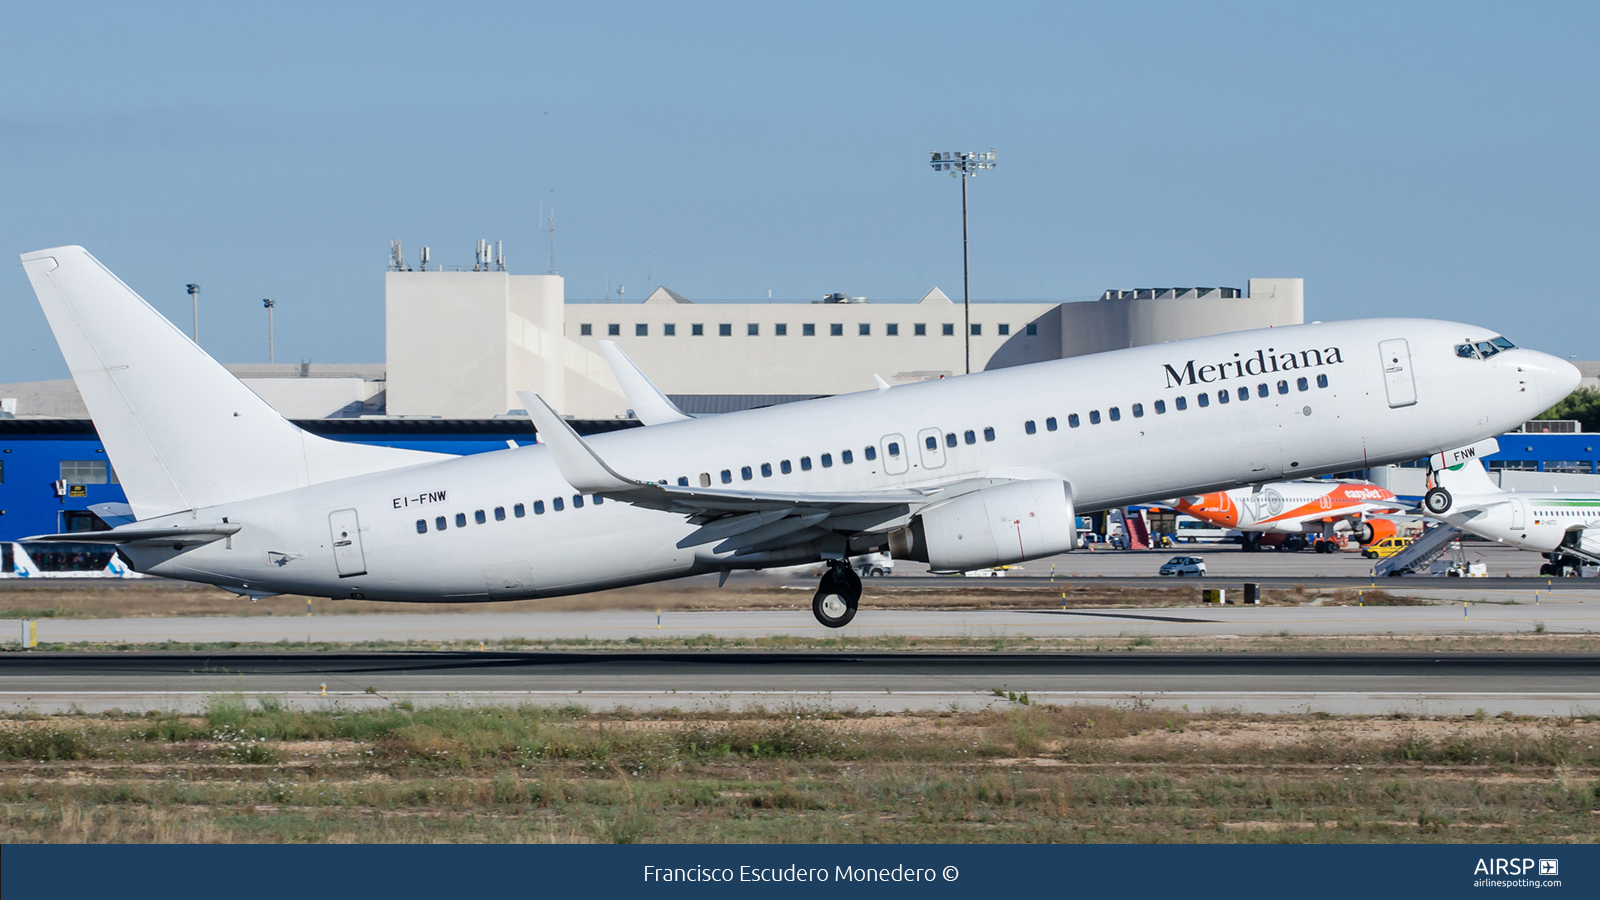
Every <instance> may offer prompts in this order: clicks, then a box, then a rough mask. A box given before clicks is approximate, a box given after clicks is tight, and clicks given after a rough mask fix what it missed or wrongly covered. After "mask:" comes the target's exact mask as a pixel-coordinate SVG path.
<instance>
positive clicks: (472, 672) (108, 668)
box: [0, 652, 1600, 715]
mask: <svg viewBox="0 0 1600 900" xmlns="http://www.w3.org/2000/svg"><path fill="white" fill-rule="evenodd" d="M997 691H998V692H1008V691H1009V692H1025V693H1027V695H1028V697H1029V699H1030V701H1031V702H1034V703H1124V704H1129V703H1144V704H1150V705H1153V706H1159V707H1166V708H1173V709H1177V708H1187V709H1191V710H1194V711H1200V710H1205V709H1227V710H1238V711H1241V712H1268V713H1274V712H1301V713H1304V712H1328V713H1334V714H1386V713H1394V712H1407V713H1411V714H1416V715H1467V714H1471V713H1473V712H1475V711H1476V710H1479V709H1482V710H1484V711H1485V712H1488V713H1490V714H1496V713H1499V712H1502V711H1511V712H1515V713H1517V714H1519V715H1586V714H1593V713H1595V712H1600V656H1595V655H1566V654H1517V653H1492V654H1474V653H1452V654H1433V655H1430V654H1295V653H1271V654H1231V653H1203V654H1185V653H1173V654H1130V653H985V652H970V653H815V652H806V653H761V652H693V653H620V652H599V653H493V652H490V653H320V654H296V653H231V654H230V653H224V654H183V653H178V654H174V653H127V652H120V653H27V654H23V653H13V654H3V655H0V710H4V711H7V712H19V711H26V710H33V711H38V712H64V711H71V710H81V711H83V712H91V713H92V712H101V711H105V710H108V709H121V710H124V711H140V710H152V709H153V710H172V711H183V712H193V711H198V710H202V709H204V707H205V705H206V703H207V702H208V701H210V700H211V699H212V698H214V697H216V696H217V695H219V694H223V695H226V694H241V695H244V696H248V697H259V696H263V695H271V696H275V697H278V698H279V699H280V700H282V701H283V702H286V703H289V704H290V705H293V706H298V707H302V708H319V707H329V706H336V707H341V708H370V707H382V706H387V705H389V704H392V703H397V702H401V701H411V702H412V703H414V704H483V703H497V704H519V703H533V704H568V703H576V704H580V705H584V706H587V707H589V708H592V709H609V708H614V707H628V708H634V709H651V708H656V709H661V708H670V707H676V708H679V709H685V710H689V709H712V710H715V709H719V708H729V709H741V708H747V707H751V706H757V705H760V706H765V707H767V708H769V709H770V708H782V707H784V706H787V705H805V706H817V705H821V706H827V707H831V708H835V709H861V710H880V711H883V710H907V709H940V708H951V709H975V708H983V707H993V706H1007V705H1010V704H1012V703H1013V702H1014V701H1012V700H1010V699H1007V698H1004V697H1001V696H997V694H996V692H997Z"/></svg>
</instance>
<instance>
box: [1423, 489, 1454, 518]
mask: <svg viewBox="0 0 1600 900" xmlns="http://www.w3.org/2000/svg"><path fill="white" fill-rule="evenodd" d="M1454 502H1455V498H1453V497H1451V496H1450V492H1449V491H1447V490H1445V489H1444V488H1442V487H1436V488H1434V489H1432V490H1430V491H1428V493H1426V494H1424V495H1423V496H1422V506H1423V508H1424V509H1426V510H1427V511H1428V512H1430V513H1433V514H1434V515H1436V516H1442V515H1444V514H1445V513H1447V512H1449V511H1450V505H1451V504H1452V503H1454Z"/></svg>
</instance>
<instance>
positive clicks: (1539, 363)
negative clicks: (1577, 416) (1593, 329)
mask: <svg viewBox="0 0 1600 900" xmlns="http://www.w3.org/2000/svg"><path fill="white" fill-rule="evenodd" d="M1528 356H1529V357H1530V358H1529V359H1520V360H1518V361H1517V365H1518V367H1519V368H1521V369H1522V370H1523V371H1524V373H1525V374H1529V375H1532V376H1533V377H1532V378H1530V379H1528V382H1529V384H1528V388H1529V390H1528V393H1530V394H1533V395H1534V396H1535V397H1537V398H1538V400H1539V402H1540V403H1541V404H1542V406H1541V407H1540V409H1541V410H1544V409H1549V408H1550V407H1552V406H1555V405H1556V404H1557V403H1560V402H1561V401H1562V400H1565V399H1566V397H1567V395H1568V394H1570V393H1572V392H1573V391H1575V390H1577V389H1578V385H1579V384H1580V383H1581V382H1582V381H1583V373H1582V372H1580V371H1578V367H1577V366H1575V365H1573V364H1572V363H1570V362H1567V361H1566V360H1564V359H1561V358H1560V357H1557V356H1551V355H1550V354H1548V353H1540V352H1539V351H1537V350H1531V351H1529V352H1528Z"/></svg>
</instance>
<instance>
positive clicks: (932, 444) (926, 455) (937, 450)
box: [917, 428, 944, 469]
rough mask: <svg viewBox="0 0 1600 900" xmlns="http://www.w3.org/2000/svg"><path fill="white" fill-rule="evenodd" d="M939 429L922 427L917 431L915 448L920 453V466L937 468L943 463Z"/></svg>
mask: <svg viewBox="0 0 1600 900" xmlns="http://www.w3.org/2000/svg"><path fill="white" fill-rule="evenodd" d="M939 434H940V432H939V429H937V428H924V429H922V430H921V431H919V432H917V449H918V450H919V451H920V452H921V453H922V467H923V468H924V469H937V468H939V467H940V466H943V465H944V448H943V447H941V446H939Z"/></svg>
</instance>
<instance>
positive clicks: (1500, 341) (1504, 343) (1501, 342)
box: [1490, 335, 1517, 350]
mask: <svg viewBox="0 0 1600 900" xmlns="http://www.w3.org/2000/svg"><path fill="white" fill-rule="evenodd" d="M1490 343H1492V344H1494V345H1495V346H1496V347H1499V348H1500V349H1501V350H1515V349H1517V345H1516V344H1513V343H1511V342H1510V341H1508V340H1506V339H1505V338H1503V337H1500V336H1499V335H1496V336H1495V337H1494V338H1493V339H1492V340H1491V341H1490Z"/></svg>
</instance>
